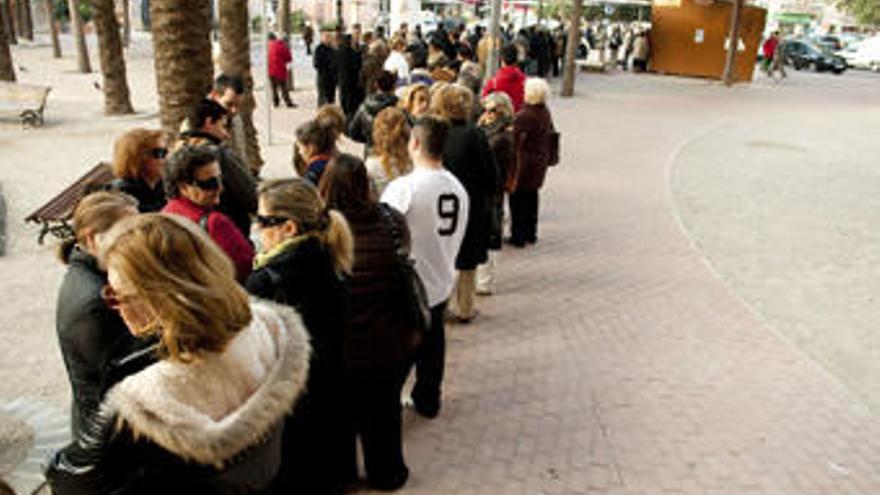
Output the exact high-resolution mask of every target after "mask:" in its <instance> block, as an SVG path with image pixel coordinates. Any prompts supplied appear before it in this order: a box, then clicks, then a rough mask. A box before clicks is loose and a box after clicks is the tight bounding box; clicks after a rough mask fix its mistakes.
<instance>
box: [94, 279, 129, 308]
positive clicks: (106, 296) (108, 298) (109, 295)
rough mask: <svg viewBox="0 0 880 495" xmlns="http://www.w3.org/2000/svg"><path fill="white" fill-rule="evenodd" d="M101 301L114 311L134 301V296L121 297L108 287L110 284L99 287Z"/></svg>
mask: <svg viewBox="0 0 880 495" xmlns="http://www.w3.org/2000/svg"><path fill="white" fill-rule="evenodd" d="M101 299H103V300H104V304H106V305H107V306H108V307H110V308H113V309H116V308H118V307H119V306H120V305H122V304H127V303H130V302H131V301H133V300H134V299H135V296H123V295H121V294H118V293H117V292H116V289H114V288H113V287H111V286H110V284H107V285H105V286H104V287H101Z"/></svg>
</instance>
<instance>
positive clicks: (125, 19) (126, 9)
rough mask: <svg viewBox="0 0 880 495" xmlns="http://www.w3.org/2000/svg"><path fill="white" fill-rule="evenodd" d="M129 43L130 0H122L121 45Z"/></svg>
mask: <svg viewBox="0 0 880 495" xmlns="http://www.w3.org/2000/svg"><path fill="white" fill-rule="evenodd" d="M130 44H131V2H129V0H122V46H124V47H125V48H128V45H130Z"/></svg>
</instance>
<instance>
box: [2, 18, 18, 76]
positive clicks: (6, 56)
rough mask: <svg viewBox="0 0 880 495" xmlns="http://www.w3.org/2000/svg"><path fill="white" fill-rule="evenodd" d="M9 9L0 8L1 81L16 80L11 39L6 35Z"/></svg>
mask: <svg viewBox="0 0 880 495" xmlns="http://www.w3.org/2000/svg"><path fill="white" fill-rule="evenodd" d="M8 16H9V11H8V10H7V9H5V8H0V18H2V19H0V21H2V22H0V81H15V66H14V65H12V52H11V51H10V50H9V39H8V38H7V37H6V33H7V30H6V27H5V26H6V22H7V21H8Z"/></svg>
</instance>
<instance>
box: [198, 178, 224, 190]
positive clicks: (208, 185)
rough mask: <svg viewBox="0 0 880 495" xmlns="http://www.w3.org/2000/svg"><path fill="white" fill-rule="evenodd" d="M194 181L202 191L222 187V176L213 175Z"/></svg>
mask: <svg viewBox="0 0 880 495" xmlns="http://www.w3.org/2000/svg"><path fill="white" fill-rule="evenodd" d="M192 183H193V185H195V186H196V187H198V188H199V189H201V190H202V191H216V190H218V189H220V185H221V181H220V177H211V178H210V179H205V180H199V179H193V181H192Z"/></svg>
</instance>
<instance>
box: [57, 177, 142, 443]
mask: <svg viewBox="0 0 880 495" xmlns="http://www.w3.org/2000/svg"><path fill="white" fill-rule="evenodd" d="M137 211H138V210H137V201H136V200H135V199H134V198H132V197H131V196H128V195H126V194H122V193H116V192H103V191H102V192H96V193H92V194H90V195H88V196H86V197H84V198H83V199H82V200H81V201H80V202H79V204H78V205H77V206H76V209H75V210H74V212H73V227H74V232H75V236H74V237H72V238H70V239H68V240H66V241H64V243H63V244H62V245H61V249H60V250H59V255H60V258H61V261H62V262H63V263H64V264H65V265H67V272H66V273H65V274H64V280H63V282H62V283H61V290H60V291H59V293H58V307H57V310H56V313H55V315H56V316H55V329H56V331H57V333H58V345H59V347H60V348H61V356H62V357H63V358H64V365H65V367H66V368H67V377H68V378H69V379H70V389H71V392H72V394H71V395H72V396H73V405H72V407H71V408H70V412H71V431H72V432H73V434H74V435H77V434H79V432H80V431H82V430H83V426H84V425H87V424H88V423H89V422H90V421H92V418H93V416H94V415H95V414H97V412H98V405H99V404H100V403H101V400H102V399H103V398H104V394H105V393H106V392H107V389H108V388H109V387H110V386H111V385H113V383H114V381H115V380H116V379H117V378H116V377H112V376H111V373H110V370H111V368H112V366H113V363H114V361H115V360H116V359H118V358H119V357H121V356H123V355H125V354H126V353H127V352H128V351H130V350H133V349H134V347H136V343H137V341H136V340H135V339H134V338H133V337H132V336H131V334H130V333H129V332H128V330H127V329H126V328H125V323H123V322H122V319H121V318H120V317H119V315H118V314H117V313H116V312H115V311H113V309H111V308H109V307H107V305H106V304H104V301H103V300H102V299H101V288H102V287H104V285H105V284H106V283H107V274H106V273H105V272H104V271H103V270H102V269H101V268H100V267H99V265H98V259H97V256H98V247H97V238H98V236H99V235H101V234H103V233H104V232H106V231H107V230H109V229H110V227H112V226H113V224H115V223H116V222H117V221H119V220H120V219H122V218H125V217H127V216H131V215H135V214H137Z"/></svg>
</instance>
